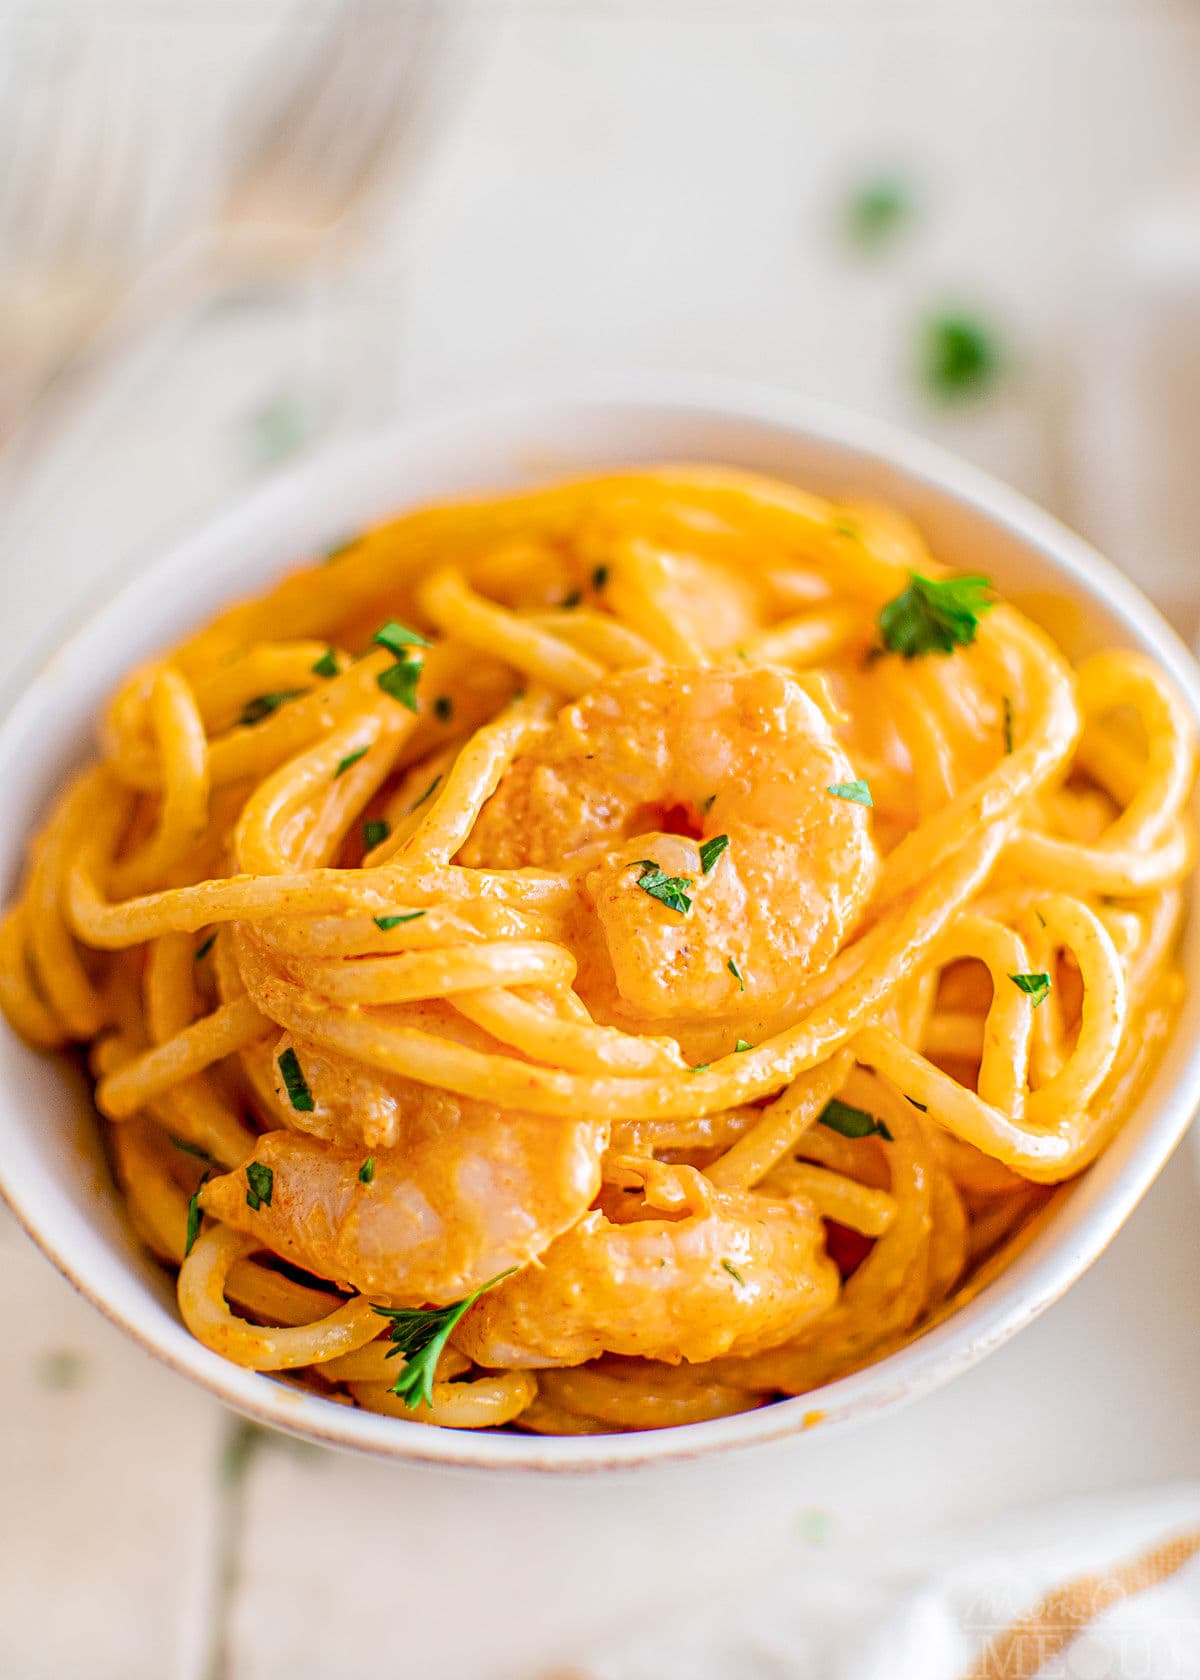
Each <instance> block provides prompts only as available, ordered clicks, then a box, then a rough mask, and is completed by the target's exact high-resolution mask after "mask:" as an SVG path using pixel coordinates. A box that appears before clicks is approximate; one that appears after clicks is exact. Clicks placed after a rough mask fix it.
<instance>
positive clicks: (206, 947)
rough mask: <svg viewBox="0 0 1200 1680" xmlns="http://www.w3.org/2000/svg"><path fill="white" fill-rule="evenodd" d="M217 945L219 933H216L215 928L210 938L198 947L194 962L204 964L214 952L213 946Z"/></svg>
mask: <svg viewBox="0 0 1200 1680" xmlns="http://www.w3.org/2000/svg"><path fill="white" fill-rule="evenodd" d="M216 943H217V932H216V929H215V928H214V929H213V931H212V932H211V933H210V934H209V936H208V938H207V939H205V940H202V941H201V943H200V944H199V945H197V947H196V952H195V957H194V961H196V962H203V961H204V959H205V957H206V956H207V955H208V953H209V952H210V951H211V950H212V948H213V946H214V945H215V944H216Z"/></svg>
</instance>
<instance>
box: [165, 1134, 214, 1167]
mask: <svg viewBox="0 0 1200 1680" xmlns="http://www.w3.org/2000/svg"><path fill="white" fill-rule="evenodd" d="M167 1136H168V1137H169V1138H170V1140H171V1144H172V1147H173V1148H175V1149H178V1150H179V1152H180V1154H181V1155H190V1156H191V1157H192V1159H193V1160H195V1161H203V1162H204V1164H205V1166H206V1167H215V1166H216V1165H217V1163H216V1161H215V1160H214V1159H213V1157H212V1156H211V1155H210V1154H209V1153H208V1150H207V1149H201V1147H200V1145H199V1144H198V1143H189V1142H188V1140H187V1139H186V1138H181V1137H176V1136H175V1134H174V1132H168V1133H167Z"/></svg>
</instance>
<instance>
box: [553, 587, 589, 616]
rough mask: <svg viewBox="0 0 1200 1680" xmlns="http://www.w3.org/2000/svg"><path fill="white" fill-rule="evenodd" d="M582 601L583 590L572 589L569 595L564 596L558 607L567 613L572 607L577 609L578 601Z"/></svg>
mask: <svg viewBox="0 0 1200 1680" xmlns="http://www.w3.org/2000/svg"><path fill="white" fill-rule="evenodd" d="M582 600H583V590H582V589H572V591H571V593H570V594H569V595H564V596H563V598H562V600H561V601H560V602H559V603H558V604H559V606H560V607H563V608H565V609H566V610H567V611H569V610H570V609H571V608H572V607H577V606H578V605H579V603H580V601H582Z"/></svg>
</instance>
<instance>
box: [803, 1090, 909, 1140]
mask: <svg viewBox="0 0 1200 1680" xmlns="http://www.w3.org/2000/svg"><path fill="white" fill-rule="evenodd" d="M818 1118H819V1120H820V1123H821V1125H822V1126H828V1127H829V1129H830V1131H831V1132H840V1133H841V1135H842V1137H844V1138H865V1137H881V1138H883V1139H884V1140H885V1141H886V1142H887V1143H891V1142H892V1141H893V1140H892V1134H891V1132H889V1131H888V1129H887V1127H886V1126H885V1125H884V1123H883V1121H882V1120H876V1118H875V1116H874V1115H873V1114H868V1113H867V1111H866V1109H865V1108H851V1106H850V1104H849V1103H844V1102H840V1101H839V1100H838V1098H837V1097H834V1098H832V1099H831V1101H829V1102H827V1103H826V1104H825V1107H824V1108H823V1109H822V1110H821V1113H820V1115H819V1116H818Z"/></svg>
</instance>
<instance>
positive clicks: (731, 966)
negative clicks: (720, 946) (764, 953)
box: [725, 957, 746, 992]
mask: <svg viewBox="0 0 1200 1680" xmlns="http://www.w3.org/2000/svg"><path fill="white" fill-rule="evenodd" d="M725 967H726V968H727V969H728V970H729V972H730V974H732V975H733V978H734V979H735V980H736V981H737V983H738V985H739V986H740V987H741V989H742V991H743V992H744V991H745V990H746V982H745V980H744V979H743V978H742V971H741V969H740V968H739V967H738V965H737V963H736V962H735V961H734V960H733V958H732V957H730V959H729V961H728V962H727V963H726V964H725Z"/></svg>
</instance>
